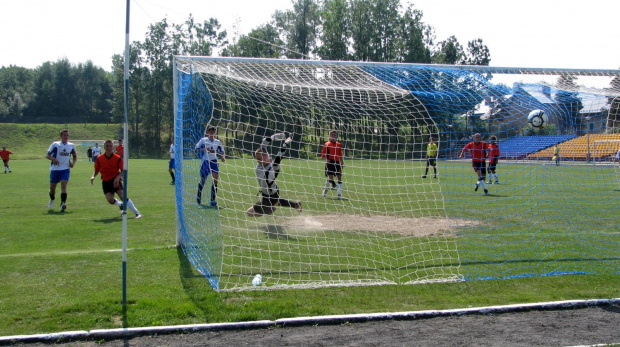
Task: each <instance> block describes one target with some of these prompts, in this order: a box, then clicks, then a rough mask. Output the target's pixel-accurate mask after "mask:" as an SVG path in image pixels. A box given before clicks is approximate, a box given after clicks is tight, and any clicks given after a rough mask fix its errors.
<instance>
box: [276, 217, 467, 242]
mask: <svg viewBox="0 0 620 347" xmlns="http://www.w3.org/2000/svg"><path fill="white" fill-rule="evenodd" d="M283 224H284V226H286V227H291V228H293V229H295V230H309V231H321V230H334V231H351V232H354V231H360V230H363V231H364V232H384V233H395V234H399V235H403V236H418V237H424V236H435V235H444V236H453V235H454V234H455V233H456V230H457V228H458V227H463V226H469V225H475V224H479V222H476V221H468V220H463V219H448V218H439V217H421V218H402V217H400V218H399V217H394V216H382V215H376V216H372V217H366V216H359V215H350V214H326V215H300V216H296V217H292V218H287V219H286V220H284V221H283Z"/></svg>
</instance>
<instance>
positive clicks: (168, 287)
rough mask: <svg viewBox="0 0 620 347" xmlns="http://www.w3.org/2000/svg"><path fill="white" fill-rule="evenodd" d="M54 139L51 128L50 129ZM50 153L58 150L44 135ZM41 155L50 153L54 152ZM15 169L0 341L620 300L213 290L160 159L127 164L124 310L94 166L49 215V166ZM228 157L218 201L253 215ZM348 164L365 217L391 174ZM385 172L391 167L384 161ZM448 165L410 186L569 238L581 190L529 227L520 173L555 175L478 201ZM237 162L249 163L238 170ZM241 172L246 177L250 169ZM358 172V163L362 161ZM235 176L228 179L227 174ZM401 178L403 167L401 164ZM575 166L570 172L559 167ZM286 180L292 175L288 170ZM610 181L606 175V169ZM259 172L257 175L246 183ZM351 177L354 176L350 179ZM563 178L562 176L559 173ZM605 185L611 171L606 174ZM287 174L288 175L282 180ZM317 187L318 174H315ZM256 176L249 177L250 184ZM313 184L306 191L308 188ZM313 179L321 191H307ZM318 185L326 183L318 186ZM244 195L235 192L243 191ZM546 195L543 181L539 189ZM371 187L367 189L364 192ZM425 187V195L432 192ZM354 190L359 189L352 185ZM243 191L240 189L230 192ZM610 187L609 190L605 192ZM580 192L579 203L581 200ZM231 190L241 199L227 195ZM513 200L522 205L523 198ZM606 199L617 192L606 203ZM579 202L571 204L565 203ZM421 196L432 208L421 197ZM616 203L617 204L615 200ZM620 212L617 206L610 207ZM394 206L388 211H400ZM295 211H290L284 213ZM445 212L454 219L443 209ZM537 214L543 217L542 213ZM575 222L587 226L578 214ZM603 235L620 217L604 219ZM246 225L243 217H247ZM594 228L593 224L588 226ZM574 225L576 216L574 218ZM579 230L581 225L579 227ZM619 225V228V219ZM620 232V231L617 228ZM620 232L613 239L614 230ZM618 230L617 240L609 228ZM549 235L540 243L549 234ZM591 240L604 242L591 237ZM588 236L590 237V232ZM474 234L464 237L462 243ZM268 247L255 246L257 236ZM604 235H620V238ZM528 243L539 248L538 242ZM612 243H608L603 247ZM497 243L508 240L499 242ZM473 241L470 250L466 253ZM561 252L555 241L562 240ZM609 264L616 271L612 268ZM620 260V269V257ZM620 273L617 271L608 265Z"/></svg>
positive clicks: (580, 278)
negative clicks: (182, 242) (367, 199)
mask: <svg viewBox="0 0 620 347" xmlns="http://www.w3.org/2000/svg"><path fill="white" fill-rule="evenodd" d="M54 132H55V129H54ZM44 142H45V144H44V145H43V147H45V148H46V147H47V146H49V143H48V142H49V141H44ZM45 148H44V149H43V151H44V150H45ZM11 164H12V165H11V166H12V169H13V173H12V174H6V175H5V174H1V173H0V182H1V183H2V199H0V211H1V212H0V213H1V218H2V228H0V241H1V242H2V244H3V246H4V247H2V250H0V262H1V263H2V266H0V278H1V279H2V283H0V335H3V336H4V335H15V334H35V333H46V332H58V331H68V330H90V329H105V328H118V327H140V326H151V325H175V324H192V323H213V322H237V321H247V320H257V319H270V320H274V319H278V318H284V317H296V316H312V315H326V314H352V313H365V312H399V311H411V310H423V309H450V308H463V307H476V306H486V305H501V304H513V303H530V302H540V301H554V300H569V299H591V298H614V297H620V276H619V275H618V274H617V268H616V270H615V271H616V272H615V273H616V274H615V275H614V274H612V275H588V276H585V275H568V276H549V277H530V278H518V279H511V280H490V281H467V282H460V283H436V284H424V285H404V286H370V287H339V288H320V289H291V290H276V291H245V292H219V293H218V292H214V291H213V290H212V289H211V288H210V286H209V284H208V283H207V281H206V280H205V278H204V276H202V275H201V274H199V273H198V272H197V271H196V270H195V269H193V268H192V266H191V265H190V264H189V263H188V261H187V260H186V258H185V257H184V256H183V255H182V252H180V251H179V250H178V249H177V248H175V247H174V243H175V219H176V218H175V208H174V187H173V186H170V185H169V180H170V177H169V175H168V172H167V162H166V161H163V160H132V161H131V162H130V167H129V184H130V186H131V190H130V197H131V198H132V200H133V201H134V202H135V204H136V206H137V207H138V208H139V209H140V211H141V212H142V214H143V215H144V218H143V219H141V220H136V219H133V217H132V216H130V217H129V218H128V221H127V222H128V247H129V249H130V250H129V252H128V261H127V274H128V278H127V298H128V301H129V305H127V308H126V310H123V307H122V305H121V304H120V300H121V265H122V261H121V253H120V248H121V231H122V219H121V218H120V214H119V210H118V208H116V207H115V206H111V205H109V204H107V202H106V201H105V198H104V196H103V194H102V192H101V184H100V183H99V180H97V181H96V182H95V185H94V186H91V185H90V180H89V178H90V175H91V173H92V167H91V165H90V164H87V163H86V162H85V161H80V162H78V165H77V166H76V167H75V168H74V169H73V170H72V174H71V181H70V183H69V198H68V210H67V212H65V213H60V212H57V211H58V206H56V209H55V210H54V211H52V212H49V211H48V210H47V208H46V204H47V201H48V196H47V191H48V186H49V183H48V182H49V181H48V177H49V171H48V170H49V168H48V165H49V164H48V162H47V161H45V160H12V161H11ZM233 164H234V163H233V162H227V163H226V164H225V165H226V166H225V167H224V170H225V171H224V174H225V175H227V176H226V180H227V183H226V184H225V185H224V186H223V187H222V196H223V197H227V198H228V199H233V198H232V197H235V198H234V199H238V200H239V201H243V207H242V208H241V210H240V211H237V210H235V209H226V210H223V211H222V213H226V214H235V213H241V214H242V212H243V209H245V208H246V207H247V206H249V204H251V203H252V201H253V200H254V199H255V193H256V190H255V189H254V188H253V186H252V188H249V186H250V185H252V184H255V183H254V177H253V172H252V169H251V167H252V164H251V162H249V163H248V164H247V165H246V164H243V165H241V164H236V165H233ZM351 164H352V165H350V166H347V169H346V170H350V171H347V173H348V176H345V179H346V180H347V181H345V182H347V184H348V185H349V186H354V187H356V188H357V189H359V190H358V192H357V193H356V194H359V196H357V197H356V196H350V200H348V201H344V202H338V203H339V204H342V205H340V206H339V211H342V212H346V211H349V210H351V209H353V211H356V212H359V209H358V207H356V206H355V205H356V202H361V201H364V199H362V197H364V196H366V194H371V196H382V195H381V194H380V193H381V192H380V191H379V190H377V189H378V188H377V187H366V188H362V187H365V186H366V185H367V183H368V180H369V179H372V178H373V177H374V176H376V175H379V174H381V172H379V171H380V170H379V171H377V172H375V173H371V174H368V175H366V176H363V175H357V176H355V175H354V174H353V172H352V171H353V170H355V168H354V166H355V165H353V163H351ZM287 165H289V166H288V167H285V168H284V170H287V171H284V173H283V175H284V176H283V177H282V179H283V181H282V185H283V189H286V194H287V197H291V198H299V199H303V200H304V201H308V205H307V206H308V210H307V211H306V212H304V214H309V215H312V214H313V213H325V211H324V210H321V209H324V208H327V207H325V206H326V205H325V204H323V203H320V201H321V200H320V199H321V198H320V196H318V197H317V194H313V193H310V192H307V193H303V194H300V195H299V196H297V195H293V194H292V193H291V192H293V191H294V190H295V189H296V188H299V186H297V185H299V184H302V183H303V182H296V181H295V179H293V177H294V174H293V173H294V171H293V170H295V169H294V168H293V166H292V165H291V164H290V163H287ZM386 165H387V164H386ZM442 165H445V166H446V168H445V171H444V172H445V174H446V178H445V179H442V181H441V182H442V183H441V186H440V185H439V184H437V185H436V187H432V188H429V187H426V186H424V185H423V182H422V181H421V179H419V172H420V171H419V169H420V167H419V166H416V167H415V168H414V169H415V170H417V171H416V172H415V173H413V174H412V173H409V174H408V176H406V177H407V178H408V179H415V180H419V183H420V184H419V189H420V194H422V195H427V196H428V197H433V196H434V194H436V191H438V189H439V188H441V190H442V192H443V193H444V194H445V193H446V191H450V192H453V194H451V195H446V197H447V200H446V211H448V213H450V214H454V215H452V216H451V217H455V218H456V217H462V216H465V215H468V214H470V213H476V214H478V213H479V214H481V215H484V214H485V213H489V212H488V211H487V209H486V208H485V206H487V205H488V206H489V209H491V206H492V208H495V209H498V210H499V211H513V209H514V211H513V212H511V213H510V215H509V216H507V217H506V218H505V219H503V220H502V223H503V222H512V223H516V225H519V226H522V225H526V224H525V223H534V224H535V225H540V226H539V227H536V228H533V229H532V230H534V231H535V234H537V235H541V237H540V238H539V241H538V242H539V243H540V242H542V241H545V240H550V241H549V242H548V244H549V245H554V244H557V242H561V241H563V240H565V239H566V238H565V237H562V235H561V234H560V232H558V230H555V229H554V228H552V227H553V225H554V224H556V222H554V221H553V220H552V219H553V218H559V217H560V216H571V213H570V212H571V211H570V208H574V207H575V206H578V203H579V202H583V201H582V200H584V199H582V196H574V191H569V190H568V189H567V190H566V191H565V192H563V193H561V194H559V196H555V195H553V194H548V195H544V196H549V200H548V201H546V200H541V201H536V204H538V205H544V204H548V205H550V206H561V207H562V209H563V210H562V211H561V212H558V216H540V215H535V216H536V220H535V221H534V222H532V221H531V220H530V221H529V222H528V220H527V219H528V218H529V215H527V214H524V213H525V212H528V211H531V210H532V207H531V206H530V205H528V204H527V203H528V202H529V201H530V199H532V196H534V194H533V193H527V192H526V194H521V193H522V192H520V191H519V193H520V194H515V193H516V191H514V190H515V189H516V187H517V186H518V185H517V183H515V182H517V181H518V180H519V179H522V180H524V181H525V180H531V179H533V178H536V177H542V176H541V175H542V174H546V173H547V172H548V171H545V170H550V169H553V170H556V169H555V168H549V167H545V168H543V167H540V168H536V169H534V170H535V171H536V170H542V173H541V171H537V172H534V173H533V174H532V173H529V172H521V171H519V169H518V168H516V169H515V170H513V172H514V173H513V175H514V177H511V178H510V179H511V180H513V183H508V182H506V184H505V185H503V186H497V187H493V189H495V190H493V192H494V195H492V196H490V197H482V196H481V195H480V194H474V193H473V191H472V190H473V189H472V187H471V185H469V184H468V182H470V181H471V180H472V176H473V174H472V173H471V172H469V171H470V170H471V168H470V167H469V166H467V164H458V165H457V164H455V166H454V168H453V169H451V170H452V174H449V170H448V167H447V166H448V164H444V163H442ZM233 167H234V168H237V167H238V168H239V169H235V170H239V171H235V170H233ZM243 168H245V169H243ZM360 169H361V167H360ZM226 170H228V171H226ZM402 170H405V169H402ZM563 170H565V171H563ZM575 170H579V169H578V168H565V169H557V173H556V174H557V175H567V177H568V176H571V175H573V176H574V175H578V174H579V172H578V171H575ZM390 172H391V173H393V175H392V176H389V177H386V180H388V181H390V184H393V185H395V186H398V182H399V178H398V175H400V173H399V172H401V173H402V172H405V171H398V170H394V171H390ZM287 175H288V176H287ZM601 175H606V174H605V172H604V171H601ZM248 177H249V178H248ZM354 177H355V178H354ZM558 177H563V176H558ZM605 177H607V176H605ZM285 178H286V179H285ZM234 180H239V181H240V182H244V184H245V187H242V186H241V185H239V186H235V185H234V184H233V183H234ZM317 181H318V182H321V181H322V178H321V177H317ZM245 182H249V183H245ZM308 184H309V183H308ZM311 184H314V183H311ZM585 184H586V185H588V186H591V191H590V190H588V191H587V192H586V193H583V192H582V194H587V195H586V196H585V198H586V199H587V200H590V201H592V203H593V204H594V203H599V204H600V203H601V202H598V201H596V193H597V189H605V187H602V188H599V187H597V186H596V185H595V184H593V183H587V182H586V183H585ZM321 185H322V183H319V187H320V186H321ZM235 187H237V188H235ZM541 187H543V186H541ZM565 188H566V186H565V185H559V184H558V183H552V182H550V183H549V184H548V185H547V188H545V189H554V192H562V190H563V189H565ZM362 189H368V191H362ZM424 189H427V190H426V191H424ZM351 190H352V191H353V189H351ZM233 191H236V193H234V194H236V195H233ZM598 193H602V191H598ZM571 194H573V196H572V197H571ZM392 195H393V196H391V197H390V199H393V200H394V202H396V203H402V202H400V201H401V200H402V199H403V197H402V196H401V194H399V193H398V191H395V192H394V194H392ZM231 196H232V197H231ZM515 196H516V197H515ZM604 196H607V195H604ZM568 197H570V201H568ZM472 199H477V200H475V201H476V203H478V202H479V201H482V207H481V208H480V209H477V208H471V207H470V206H468V208H466V210H465V211H461V210H460V209H459V208H458V206H461V205H463V204H464V203H465V202H467V201H472ZM425 200H428V199H427V198H425ZM607 203H608V204H612V205H611V206H608V207H610V208H613V207H615V206H617V204H618V200H617V198H616V199H615V200H611V201H608V202H607ZM613 204H615V205H613ZM388 205H391V204H390V203H389V201H386V206H383V207H381V208H383V209H385V211H384V212H385V213H390V212H391V211H390V209H392V207H389V206H388ZM424 206H425V208H423V209H421V210H420V209H417V208H416V209H415V211H414V209H412V211H411V213H410V214H417V215H419V216H432V215H437V214H441V213H442V212H441V210H440V209H439V208H438V207H436V206H431V207H426V206H427V205H426V204H425V205H424ZM279 213H282V215H291V214H292V213H293V211H279ZM443 213H445V212H443ZM534 213H535V212H534ZM573 214H574V215H575V217H574V220H571V222H574V221H578V220H579V219H580V216H581V215H580V213H577V212H576V211H575V212H574V213H573ZM598 219H599V220H600V222H599V223H601V225H603V228H602V230H612V231H613V230H614V229H612V228H610V227H609V225H611V223H613V222H614V221H615V222H617V218H615V219H614V218H613V217H609V216H599V218H598ZM239 220H242V219H239ZM586 222H588V221H587V220H586ZM575 223H576V222H575ZM582 224H583V223H577V226H579V225H582ZM616 225H617V224H616ZM615 228H617V227H615ZM566 230H568V232H569V233H570V234H571V235H569V236H571V237H572V236H573V235H575V236H578V235H577V234H579V233H582V236H581V237H584V235H588V234H587V233H586V234H583V230H582V229H580V228H578V227H574V226H568V227H567V228H566ZM615 230H616V234H615V235H617V229H615ZM470 232H471V237H472V238H474V239H475V238H480V239H487V238H492V237H494V236H497V237H500V238H506V237H514V238H515V240H520V238H519V237H518V236H514V235H513V236H511V230H510V228H508V229H502V228H501V227H499V226H495V227H493V228H479V229H474V230H472V231H470ZM611 234H613V232H612V233H611ZM355 235H356V234H353V233H348V234H339V237H341V238H343V239H345V238H347V237H348V238H354V237H355ZM542 235H544V237H543V236H542ZM592 235H594V234H592ZM592 235H589V236H592ZM464 239H465V237H464ZM257 240H258V239H257ZM606 240H607V241H608V240H616V241H617V236H615V238H612V239H606ZM531 241H532V245H535V244H537V242H536V240H531ZM603 241H605V240H603ZM496 244H501V243H496ZM616 244H617V243H616ZM465 246H466V245H465ZM558 247H559V246H558ZM612 264H613V263H612ZM615 264H616V265H617V261H616V263H615ZM612 273H613V271H612Z"/></svg>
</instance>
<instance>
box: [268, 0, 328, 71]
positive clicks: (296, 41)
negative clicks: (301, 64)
mask: <svg viewBox="0 0 620 347" xmlns="http://www.w3.org/2000/svg"><path fill="white" fill-rule="evenodd" d="M273 18H274V21H275V26H276V27H277V28H278V29H279V30H280V32H281V34H282V35H283V37H284V40H283V41H284V42H285V44H286V47H287V48H288V51H287V52H285V55H286V56H287V57H289V58H302V59H307V58H308V57H310V55H311V54H312V53H314V52H315V49H316V40H317V37H318V31H319V25H320V20H319V19H320V17H319V6H318V3H317V0H295V1H294V2H293V10H292V11H291V10H288V11H285V12H282V11H276V12H275V14H274V15H273Z"/></svg>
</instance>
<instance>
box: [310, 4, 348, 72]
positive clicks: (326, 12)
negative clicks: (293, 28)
mask: <svg viewBox="0 0 620 347" xmlns="http://www.w3.org/2000/svg"><path fill="white" fill-rule="evenodd" d="M349 10H350V9H349V6H348V4H347V1H346V0H325V1H323V6H322V8H321V10H320V15H321V19H322V22H323V30H322V31H321V35H320V38H321V43H322V45H321V46H320V47H318V48H317V53H318V54H319V56H320V57H321V58H322V59H327V60H347V59H349V58H350V55H349V39H350V35H351V34H350V30H351V29H350V27H351V24H350V21H351V19H350V17H349V15H348V13H349Z"/></svg>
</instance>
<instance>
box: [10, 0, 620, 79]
mask: <svg viewBox="0 0 620 347" xmlns="http://www.w3.org/2000/svg"><path fill="white" fill-rule="evenodd" d="M617 1H618V0H587V1H586V0H580V1H575V0H563V1H560V0H401V4H403V5H405V4H408V3H414V4H415V7H416V8H417V9H419V10H421V11H422V12H423V14H424V16H423V21H424V22H425V23H426V24H429V25H431V26H433V27H434V28H435V33H436V36H437V39H438V40H440V41H441V40H445V39H447V38H448V37H449V36H451V35H454V36H456V38H457V39H458V40H459V42H460V43H461V44H462V45H463V46H466V45H467V42H468V41H471V40H474V39H477V38H481V39H482V40H483V43H484V44H486V45H487V46H488V47H489V50H490V52H491V64H490V65H491V66H500V67H539V68H574V69H604V70H607V69H618V68H620V35H618V31H620V22H618V21H617V11H616V9H617V8H618V5H617V4H616V3H617ZM291 8H292V5H291V0H225V1H213V0H131V2H130V33H129V37H130V41H131V42H133V41H143V40H144V35H145V33H146V32H147V30H148V26H149V25H150V24H153V23H156V22H159V21H161V20H162V19H164V18H167V20H168V22H169V23H174V24H181V23H183V22H184V21H185V20H186V19H187V18H188V16H189V14H190V13H191V14H192V15H193V17H194V18H195V20H196V21H199V22H202V21H205V20H208V19H209V18H211V17H213V18H216V19H218V20H219V22H220V23H221V24H222V28H223V29H226V30H227V31H228V33H229V37H230V35H231V34H232V32H233V31H234V29H233V27H234V24H235V23H239V32H240V33H241V34H247V33H248V32H249V31H251V30H252V29H254V28H256V27H258V26H260V25H262V24H265V23H267V22H268V21H269V20H270V19H271V15H272V14H273V13H274V12H275V11H276V10H288V9H291ZM125 19H126V0H53V1H51V0H18V1H9V0H4V1H2V2H1V3H0V33H1V34H0V50H1V51H0V52H1V53H0V66H9V65H17V66H22V67H26V68H36V67H38V66H40V65H41V64H42V63H44V62H46V61H53V62H54V61H57V60H58V59H62V58H67V59H68V60H69V61H70V62H71V63H72V64H78V63H84V62H86V61H88V60H92V62H93V63H94V64H95V65H97V66H100V67H102V68H103V69H105V70H107V71H110V70H111V64H112V63H111V61H112V55H114V54H123V52H124V50H125V25H126V22H125Z"/></svg>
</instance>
